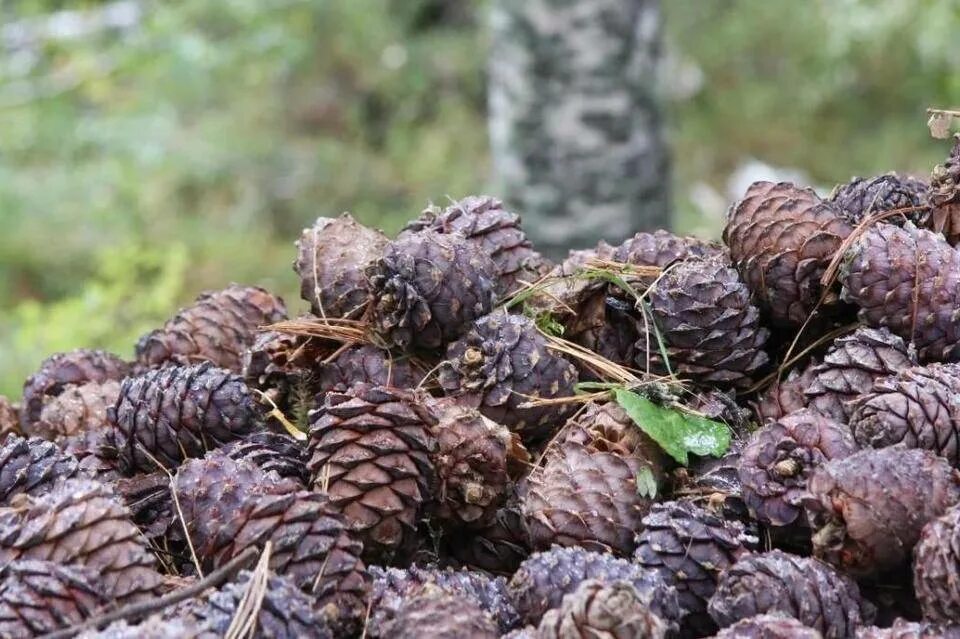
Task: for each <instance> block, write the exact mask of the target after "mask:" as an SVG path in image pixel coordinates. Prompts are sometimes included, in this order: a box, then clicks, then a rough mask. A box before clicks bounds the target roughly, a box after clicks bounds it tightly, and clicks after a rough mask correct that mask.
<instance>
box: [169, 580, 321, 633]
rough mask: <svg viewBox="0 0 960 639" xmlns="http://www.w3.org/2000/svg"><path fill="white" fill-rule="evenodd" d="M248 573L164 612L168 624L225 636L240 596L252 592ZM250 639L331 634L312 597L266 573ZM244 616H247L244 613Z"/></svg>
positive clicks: (288, 582) (236, 609)
mask: <svg viewBox="0 0 960 639" xmlns="http://www.w3.org/2000/svg"><path fill="white" fill-rule="evenodd" d="M252 577H253V575H252V573H251V572H250V571H248V570H243V571H241V572H240V574H238V575H237V576H236V578H235V579H234V580H233V581H231V582H229V583H227V584H225V585H223V586H221V587H220V588H217V589H215V590H208V591H206V592H205V593H203V595H202V596H200V597H198V598H196V599H188V600H187V601H186V602H184V603H183V604H181V605H179V606H176V607H175V608H168V609H167V610H166V612H165V617H166V618H167V619H168V620H171V621H176V620H181V621H185V622H188V623H189V624H191V625H196V626H198V627H200V628H203V629H204V630H206V631H208V632H211V633H213V634H215V635H216V636H218V637H225V636H227V630H228V629H229V628H230V626H231V624H232V622H233V621H234V618H235V617H236V616H237V615H238V614H241V613H239V612H238V611H239V610H240V608H241V604H242V603H243V599H244V596H248V595H247V593H249V592H250V589H251V588H252V584H251V580H252ZM256 610H257V615H256V620H255V621H254V624H253V628H254V629H255V631H254V634H253V636H255V637H270V638H271V639H301V638H302V639H332V638H333V636H334V634H333V631H332V630H331V628H330V626H329V624H328V622H327V619H326V618H325V617H324V616H323V614H322V610H321V609H319V608H317V609H315V608H314V600H313V598H312V597H310V596H309V595H307V594H306V593H304V592H302V591H301V590H299V589H298V588H297V586H296V585H295V584H294V583H293V582H292V581H291V580H290V579H289V578H287V577H283V576H281V575H277V574H275V573H272V572H270V573H268V574H267V579H266V588H265V589H264V591H263V595H262V597H261V598H260V599H259V604H258V606H257V608H256ZM246 614H250V613H249V612H247V613H246Z"/></svg>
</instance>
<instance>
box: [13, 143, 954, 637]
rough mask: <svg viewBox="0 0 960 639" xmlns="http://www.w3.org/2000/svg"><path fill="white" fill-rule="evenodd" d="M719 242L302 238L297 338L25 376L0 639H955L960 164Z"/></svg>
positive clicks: (183, 316)
mask: <svg viewBox="0 0 960 639" xmlns="http://www.w3.org/2000/svg"><path fill="white" fill-rule="evenodd" d="M723 239H724V244H723V245H721V244H718V243H711V242H704V241H699V240H695V239H692V238H684V237H678V236H675V235H672V234H670V233H667V232H665V231H658V232H656V233H639V234H637V235H636V236H634V237H632V238H630V239H628V240H627V241H626V242H624V243H622V244H620V245H619V246H610V245H608V244H605V243H601V244H600V245H599V246H597V247H595V248H593V249H588V250H583V251H574V252H572V253H571V255H570V256H569V258H568V259H566V260H565V261H564V262H562V263H560V264H557V265H552V264H550V263H549V261H548V260H547V259H545V258H544V257H542V256H541V255H539V254H538V253H537V252H536V251H535V250H534V249H533V247H532V246H531V244H530V242H529V241H528V240H527V239H526V236H525V235H524V233H523V231H522V230H521V228H520V224H519V218H518V217H517V216H516V215H514V214H512V213H510V212H508V211H506V210H504V208H503V205H502V204H501V202H499V201H498V200H496V199H494V198H490V197H468V198H465V199H463V200H461V201H459V202H456V203H453V204H452V205H450V206H448V207H446V208H444V209H439V208H435V207H431V208H429V209H427V210H426V211H425V212H424V213H423V214H422V215H421V216H420V217H419V218H418V219H416V220H414V221H413V222H411V223H410V224H408V225H407V227H406V228H405V229H404V230H403V231H402V232H401V233H400V234H399V236H398V237H397V238H396V239H394V240H390V239H388V238H387V237H385V236H384V235H383V234H382V233H380V232H378V231H375V230H372V229H369V228H365V227H363V226H361V225H360V224H358V223H357V222H356V221H355V220H353V219H352V218H351V217H350V216H349V215H346V214H345V215H343V216H341V217H339V218H336V219H329V218H321V219H319V220H317V222H316V224H315V225H314V226H313V227H312V228H310V229H307V230H305V231H304V233H303V236H302V237H301V238H300V241H299V242H298V243H297V244H298V257H297V259H296V261H295V263H294V270H295V271H296V272H297V274H298V275H299V277H300V281H301V292H302V297H303V299H304V300H306V301H307V302H309V304H310V307H311V312H310V313H309V314H307V315H303V316H300V317H296V318H293V319H289V318H288V314H287V309H286V307H285V305H284V303H283V301H282V300H280V299H279V298H278V297H276V296H274V295H272V294H270V293H269V292H267V291H265V290H263V289H260V288H252V287H243V286H236V285H233V286H230V287H228V288H226V289H224V290H221V291H216V292H211V293H204V294H202V295H201V296H200V297H199V298H197V300H196V301H195V302H194V303H193V304H192V305H191V306H189V307H187V308H184V309H182V310H180V312H178V313H177V314H176V315H175V316H174V317H173V318H171V319H170V320H169V321H168V322H166V324H164V325H163V326H162V327H160V328H158V329H157V330H155V331H153V332H151V333H149V334H147V335H145V336H144V337H143V338H142V339H141V340H140V341H139V343H138V344H137V345H136V349H135V353H136V356H135V359H134V360H133V361H124V360H123V359H121V358H119V357H117V356H115V355H111V354H109V353H106V352H103V351H96V350H83V349H81V350H76V351H73V352H69V353H59V354H56V355H53V356H51V357H50V358H48V359H47V360H45V361H44V362H43V363H42V365H41V366H40V368H39V370H37V372H36V373H35V374H34V375H32V376H31V377H30V378H29V379H28V380H27V381H26V384H25V385H24V391H23V398H22V402H21V403H19V404H18V405H13V404H11V403H10V402H8V401H6V400H5V399H3V398H0V426H2V429H3V433H4V435H3V437H4V439H3V443H2V446H0V636H4V637H6V636H10V637H36V636H47V635H49V636H77V635H79V636H83V637H137V638H138V639H142V638H144V637H178V638H179V637H205V638H206V637H231V638H232V637H273V638H279V637H316V638H331V637H332V638H340V637H344V638H346V637H359V636H361V635H362V636H365V637H370V638H373V639H376V638H380V637H382V638H398V639H405V638H411V639H412V638H415V637H416V638H427V639H432V638H440V637H451V638H452V637H467V638H496V637H501V636H507V637H511V638H512V639H521V638H525V639H526V638H530V639H533V638H538V639H553V638H558V639H559V638H563V639H580V638H583V639H587V638H591V639H593V638H600V637H603V638H632V637H656V638H659V637H707V636H716V637H724V638H738V637H764V638H766V637H770V638H773V637H776V638H787V637H803V638H814V637H862V638H879V637H960V472H958V471H957V467H958V466H960V248H954V244H956V243H957V242H958V241H960V140H958V141H957V144H956V146H955V147H954V149H953V151H952V153H951V155H950V157H949V158H948V160H947V161H946V163H945V164H943V165H941V166H938V167H937V168H936V169H935V170H934V173H933V177H932V180H931V181H930V182H926V181H922V180H918V179H914V178H906V177H901V176H898V175H895V174H887V175H881V176H879V177H875V178H872V179H855V180H853V181H852V182H850V183H848V184H844V185H841V186H839V187H838V188H837V189H835V190H834V192H833V193H832V195H831V196H830V197H828V198H827V199H822V198H820V197H819V196H818V195H817V194H816V193H814V191H812V190H810V189H807V188H801V187H798V186H795V185H793V184H787V183H779V184H774V183H769V182H758V183H755V184H753V185H751V186H750V188H749V189H748V190H747V192H746V194H745V195H744V197H743V198H742V199H741V200H740V201H738V202H736V203H735V204H734V205H733V206H732V207H731V209H730V212H729V216H728V220H727V225H726V228H725V230H724V234H723ZM614 388H619V389H622V390H624V391H629V392H631V393H635V394H638V395H640V396H642V397H644V398H645V400H646V401H649V402H654V403H655V404H657V405H659V406H660V407H663V408H667V409H669V410H671V411H677V414H686V415H696V416H698V417H699V418H701V419H703V418H706V419H709V420H712V421H714V422H722V423H724V424H725V425H726V428H728V429H729V432H730V433H731V443H730V445H729V448H728V450H727V451H726V453H725V454H723V455H721V456H718V457H709V456H707V457H702V456H697V455H691V456H690V457H689V463H688V464H686V465H683V464H681V463H679V462H678V461H677V458H676V455H672V454H668V451H667V450H666V447H664V446H662V441H661V440H660V439H658V436H657V435H656V434H655V433H657V432H660V433H661V436H662V434H663V428H664V427H661V428H659V429H658V428H656V426H658V425H657V424H650V423H644V420H643V419H638V418H637V416H636V415H635V414H634V413H633V412H631V411H630V410H629V407H628V406H626V405H621V404H620V403H618V402H617V401H615V400H614V397H616V393H614V392H611V390H612V389H614ZM667 435H668V436H669V433H667ZM684 457H685V456H684Z"/></svg>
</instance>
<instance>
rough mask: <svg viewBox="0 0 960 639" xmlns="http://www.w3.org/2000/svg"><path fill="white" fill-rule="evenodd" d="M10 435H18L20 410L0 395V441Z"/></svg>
mask: <svg viewBox="0 0 960 639" xmlns="http://www.w3.org/2000/svg"><path fill="white" fill-rule="evenodd" d="M10 433H14V434H17V435H19V434H20V408H19V407H18V406H17V405H16V404H13V403H11V402H10V400H9V399H7V398H6V397H4V396H3V395H0V441H3V440H4V439H6V438H7V435H9V434H10Z"/></svg>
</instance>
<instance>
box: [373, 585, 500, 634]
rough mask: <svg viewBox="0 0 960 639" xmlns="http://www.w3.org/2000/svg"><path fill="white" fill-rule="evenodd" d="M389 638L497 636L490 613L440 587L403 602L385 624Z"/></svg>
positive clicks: (422, 592)
mask: <svg viewBox="0 0 960 639" xmlns="http://www.w3.org/2000/svg"><path fill="white" fill-rule="evenodd" d="M382 636H384V637H390V639H461V638H463V639H498V637H499V636H500V632H499V631H498V630H497V624H496V623H495V622H494V621H493V619H491V618H490V615H489V614H487V613H486V612H484V611H483V610H481V609H480V608H479V607H478V606H477V605H476V604H474V603H473V602H472V601H471V600H469V599H466V598H464V597H461V596H459V595H455V594H450V593H449V592H446V591H444V590H440V589H433V588H430V587H428V588H426V589H424V590H423V591H421V593H420V594H418V595H416V596H414V597H411V598H410V599H407V600H406V601H404V602H403V604H402V605H401V606H400V608H399V609H398V610H397V612H396V614H395V615H394V617H393V618H392V619H390V621H388V622H387V623H386V624H385V628H384V633H383V635H382Z"/></svg>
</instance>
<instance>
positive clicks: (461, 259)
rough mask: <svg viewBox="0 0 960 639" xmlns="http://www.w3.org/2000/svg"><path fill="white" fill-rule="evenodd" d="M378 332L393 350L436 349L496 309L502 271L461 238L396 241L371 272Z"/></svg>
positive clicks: (429, 234) (426, 234) (432, 235)
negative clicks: (499, 276) (499, 274)
mask: <svg viewBox="0 0 960 639" xmlns="http://www.w3.org/2000/svg"><path fill="white" fill-rule="evenodd" d="M366 273H367V278H368V279H369V281H370V290H371V292H372V294H373V299H374V303H373V305H372V322H373V328H374V330H375V331H376V332H377V333H378V334H379V335H380V336H381V337H382V338H383V339H384V341H385V342H386V343H387V344H388V345H391V346H398V347H400V348H402V349H406V350H411V349H418V348H422V349H426V350H432V349H437V348H441V347H443V346H445V345H446V344H448V343H450V342H452V341H453V340H455V339H457V338H458V337H459V336H460V334H461V333H463V331H464V330H466V329H467V327H468V326H469V325H470V323H471V322H473V321H474V320H476V319H477V318H479V317H482V316H484V315H486V314H487V313H489V312H490V311H491V310H493V304H494V302H495V300H496V298H497V295H498V294H499V293H500V292H501V291H499V290H498V288H497V268H496V266H495V265H494V263H493V262H492V261H491V260H490V257H489V256H487V255H486V254H484V253H483V252H481V251H480V250H479V249H478V248H476V246H475V245H474V244H473V243H471V242H470V241H469V240H467V239H466V238H464V237H463V236H461V235H458V234H451V235H443V234H440V233H436V232H434V231H423V232H421V233H415V234H412V235H408V236H406V237H403V238H399V239H397V240H394V241H393V242H390V244H388V245H387V247H386V249H385V250H384V253H383V257H381V258H380V259H379V260H377V261H376V262H374V263H373V264H371V265H370V266H369V267H368V268H367V271H366Z"/></svg>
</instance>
